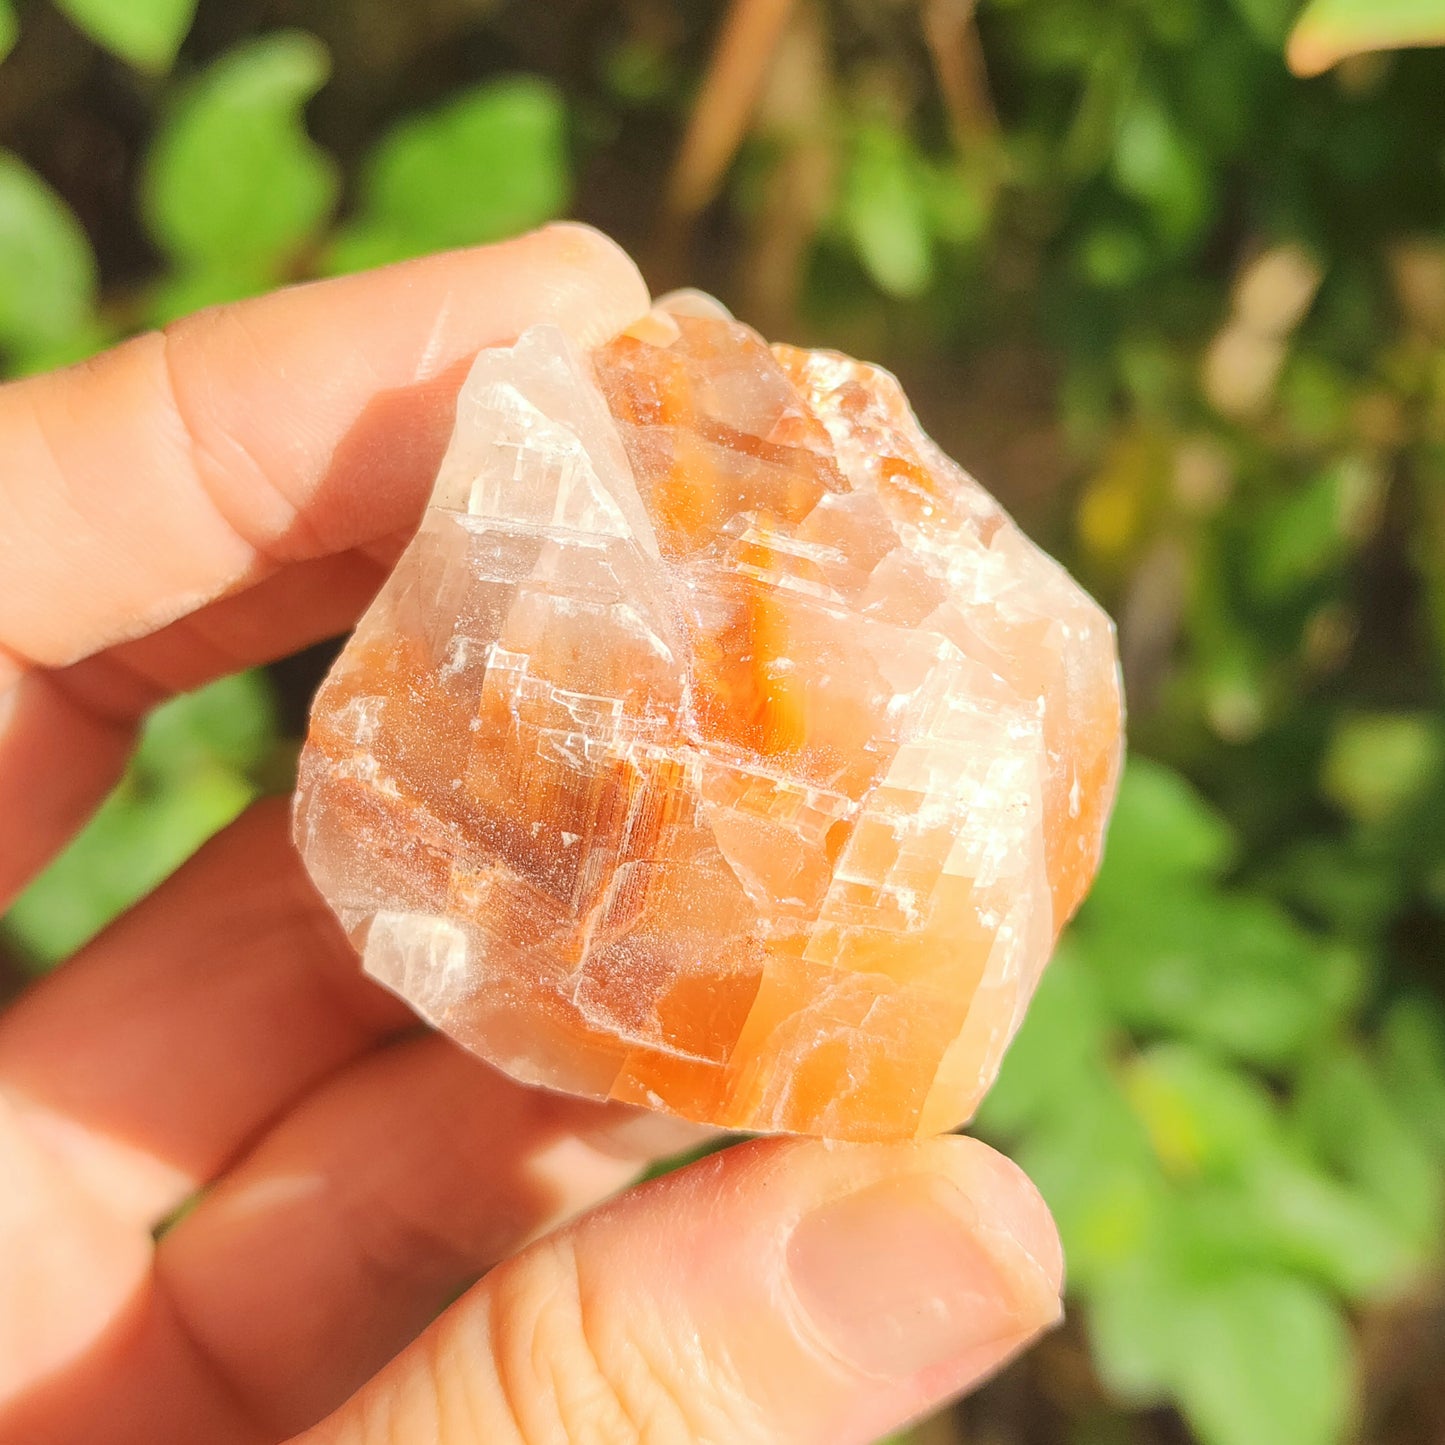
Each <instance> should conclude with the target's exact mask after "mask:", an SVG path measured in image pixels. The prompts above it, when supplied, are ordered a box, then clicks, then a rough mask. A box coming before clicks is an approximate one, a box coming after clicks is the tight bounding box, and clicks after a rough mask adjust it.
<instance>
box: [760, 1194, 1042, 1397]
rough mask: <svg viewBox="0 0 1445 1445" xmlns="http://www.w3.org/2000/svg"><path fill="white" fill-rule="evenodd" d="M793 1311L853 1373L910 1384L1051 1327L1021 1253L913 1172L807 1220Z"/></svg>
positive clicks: (797, 1235)
mask: <svg viewBox="0 0 1445 1445" xmlns="http://www.w3.org/2000/svg"><path fill="white" fill-rule="evenodd" d="M788 1269H789V1273H790V1275H791V1279H792V1283H793V1288H794V1291H795V1293H796V1295H797V1298H798V1301H799V1303H800V1304H801V1305H802V1306H803V1309H804V1310H805V1311H806V1312H807V1314H808V1316H809V1318H810V1319H811V1321H812V1323H813V1326H814V1328H815V1329H816V1330H817V1331H818V1333H819V1334H820V1335H821V1336H822V1338H823V1340H824V1342H825V1343H826V1344H827V1345H828V1346H830V1347H831V1348H832V1349H833V1350H834V1351H835V1352H836V1353H837V1354H838V1355H839V1356H841V1357H842V1358H843V1359H844V1360H846V1361H848V1362H849V1363H850V1364H851V1365H853V1366H854V1367H855V1368H856V1369H859V1370H862V1371H865V1372H866V1373H869V1374H876V1375H888V1376H892V1377H894V1378H905V1377H908V1376H911V1375H915V1374H917V1373H918V1372H919V1371H922V1370H927V1369H930V1368H932V1367H933V1366H936V1365H940V1364H942V1363H943V1362H944V1361H946V1360H959V1361H961V1360H962V1359H964V1358H965V1357H970V1356H975V1355H977V1354H979V1353H980V1352H983V1351H986V1350H987V1348H988V1347H989V1346H997V1347H999V1349H1000V1350H1001V1351H1002V1350H1003V1349H1004V1348H1005V1347H1008V1346H1012V1345H1016V1344H1018V1343H1020V1342H1021V1341H1022V1340H1023V1339H1024V1338H1026V1337H1027V1336H1029V1335H1031V1334H1033V1333H1035V1332H1036V1331H1038V1330H1041V1329H1042V1328H1044V1326H1046V1325H1048V1324H1050V1323H1052V1322H1053V1321H1054V1320H1055V1319H1057V1318H1058V1313H1059V1301H1058V1297H1057V1295H1056V1294H1055V1292H1054V1290H1053V1288H1052V1287H1051V1286H1050V1284H1049V1283H1048V1281H1047V1280H1046V1279H1045V1276H1044V1274H1043V1272H1042V1271H1041V1270H1040V1269H1039V1267H1038V1266H1037V1264H1035V1263H1034V1261H1033V1259H1032V1257H1031V1256H1030V1254H1029V1253H1028V1251H1027V1250H1026V1249H1025V1248H1024V1247H1023V1246H1022V1245H1021V1244H1019V1243H1018V1242H1017V1241H1015V1240H1013V1239H1012V1237H1011V1236H1009V1235H1007V1234H1002V1236H1001V1231H1000V1229H999V1227H998V1226H997V1225H995V1224H994V1222H993V1221H990V1222H989V1226H988V1227H987V1228H984V1227H983V1226H982V1224H981V1221H980V1219H979V1216H978V1211H977V1210H976V1209H975V1208H974V1206H973V1204H972V1203H971V1202H970V1201H969V1199H968V1197H967V1196H966V1195H965V1194H964V1193H963V1192H962V1190H960V1189H959V1188H958V1187H957V1186H956V1185H954V1184H952V1183H950V1182H949V1181H948V1180H946V1179H942V1178H939V1177H937V1176H933V1175H921V1174H920V1175H911V1176H905V1177H903V1178H900V1179H889V1180H885V1181H883V1182H881V1183H878V1184H872V1185H869V1186H868V1187H867V1188H865V1189H862V1190H860V1191H859V1192H858V1193H856V1194H850V1195H847V1196H845V1197H844V1198H842V1199H838V1200H834V1201H832V1202H830V1203H828V1204H825V1205H823V1206H821V1207H820V1208H818V1209H816V1210H814V1211H813V1212H812V1213H811V1214H808V1215H805V1216H804V1217H803V1219H802V1220H801V1222H800V1223H799V1224H798V1226H797V1228H796V1229H795V1230H794V1232H793V1236H792V1239H791V1240H790V1241H789V1244H788Z"/></svg>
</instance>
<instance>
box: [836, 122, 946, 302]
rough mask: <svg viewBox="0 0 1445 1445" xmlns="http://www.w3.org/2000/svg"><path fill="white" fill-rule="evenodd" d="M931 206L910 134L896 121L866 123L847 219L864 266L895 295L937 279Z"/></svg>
mask: <svg viewBox="0 0 1445 1445" xmlns="http://www.w3.org/2000/svg"><path fill="white" fill-rule="evenodd" d="M929 207H930V200H929V196H928V192H927V186H926V182H925V180H924V175H923V171H922V168H921V162H920V158H919V157H918V155H917V153H916V152H915V151H914V149H913V143H912V141H911V140H910V139H909V138H908V136H907V135H905V134H904V132H903V131H901V130H898V129H896V128H895V127H893V126H887V125H882V124H878V123H874V124H871V125H865V126H862V127H861V128H860V129H859V131H858V133H857V135H856V136H855V137H854V141H853V148H852V153H851V155H850V157H849V161H848V168H847V173H846V174H845V176H844V179H843V193H842V213H841V221H842V225H843V230H844V233H845V234H846V235H847V237H848V239H849V240H850V241H851V242H852V245H853V249H854V250H855V251H856V252H857V253H858V259H859V260H860V261H861V262H862V263H863V266H864V269H865V270H866V271H867V272H868V274H869V275H870V276H871V277H872V278H873V280H874V282H875V283H876V285H877V286H878V288H879V290H881V291H884V292H886V293H887V294H888V295H890V296H899V297H909V296H917V295H919V294H921V293H922V292H924V291H926V290H927V289H928V286H929V284H930V283H931V282H932V280H933V238H932V235H931V233H930V229H929Z"/></svg>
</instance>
